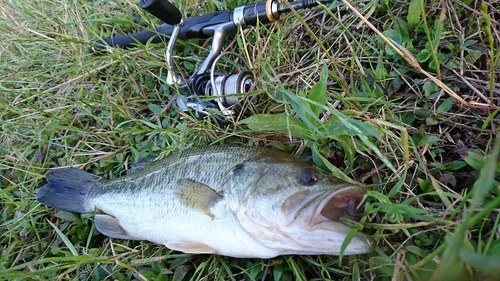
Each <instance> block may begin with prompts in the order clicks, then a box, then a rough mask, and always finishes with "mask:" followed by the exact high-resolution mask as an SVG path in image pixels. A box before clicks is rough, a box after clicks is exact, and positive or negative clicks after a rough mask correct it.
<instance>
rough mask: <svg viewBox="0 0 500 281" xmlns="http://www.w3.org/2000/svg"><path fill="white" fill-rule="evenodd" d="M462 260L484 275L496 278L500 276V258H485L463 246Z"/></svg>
mask: <svg viewBox="0 0 500 281" xmlns="http://www.w3.org/2000/svg"><path fill="white" fill-rule="evenodd" d="M460 258H461V259H463V260H464V261H465V262H466V263H468V264H470V265H471V266H472V267H473V268H474V269H476V270H477V271H479V272H481V273H482V274H483V275H486V276H491V277H495V278H496V277H498V276H500V256H485V255H482V254H480V253H477V252H474V251H472V250H471V249H468V248H466V247H463V246H462V247H461V248H460Z"/></svg>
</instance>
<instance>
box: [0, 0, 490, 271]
mask: <svg viewBox="0 0 500 281" xmlns="http://www.w3.org/2000/svg"><path fill="white" fill-rule="evenodd" d="M136 2H137V1H130V0H124V1H100V0H98V1H52V0H51V1H42V0H40V1H34V2H33V1H31V2H30V1H18V0H12V1H3V2H1V3H0V32H1V34H2V36H3V40H2V41H1V42H0V67H1V68H0V73H1V76H0V126H1V127H0V152H1V153H0V177H1V178H0V183H1V187H2V189H1V193H0V202H1V205H0V206H1V207H0V209H1V213H0V257H1V258H0V272H1V273H0V280H47V279H53V280H499V277H498V276H500V269H499V267H498V265H499V264H500V242H499V238H500V237H499V236H500V216H499V215H498V213H499V210H500V194H499V193H500V192H499V189H498V187H499V183H498V180H499V179H500V177H499V171H500V165H499V164H498V163H499V161H498V157H499V154H500V153H499V151H500V141H499V140H497V139H495V136H496V133H497V131H498V126H499V125H500V124H499V117H498V107H497V106H498V105H499V95H500V86H499V83H500V81H498V80H499V77H500V63H499V60H500V59H499V58H500V48H499V45H500V40H499V38H500V34H499V32H498V30H499V25H500V23H499V19H498V14H499V10H498V7H499V5H498V4H499V3H498V2H497V1H489V2H487V1H485V2H483V4H479V2H474V1H470V0H468V1H429V0H412V1H408V2H405V1H394V0H385V1H356V2H350V3H351V4H352V5H353V6H354V7H353V8H356V9H357V10H358V11H359V12H360V15H357V14H355V13H354V12H353V11H352V9H351V8H348V7H346V5H345V3H343V2H342V1H336V2H334V3H333V4H332V5H330V8H331V11H329V10H327V9H326V7H323V8H317V9H313V10H310V11H307V12H300V13H299V14H300V17H298V16H297V15H293V14H292V15H290V16H288V17H286V18H285V20H284V21H283V22H282V23H278V24H273V25H269V26H258V27H257V28H251V29H248V30H245V31H244V32H242V33H238V34H237V36H234V37H231V38H228V40H227V43H226V44H225V46H226V47H227V48H228V50H231V51H235V52H237V53H239V54H242V55H244V57H246V58H248V59H249V62H250V64H251V66H252V71H253V72H254V74H255V76H256V77H257V81H256V83H255V84H256V85H255V89H256V90H255V91H254V92H252V96H256V97H257V102H256V103H255V104H250V103H245V104H246V105H245V110H244V112H245V114H243V115H241V116H239V117H238V118H237V120H235V122H234V123H232V124H231V125H228V126H219V125H217V124H215V123H214V122H213V120H211V119H206V120H197V119H195V118H193V117H191V116H189V115H186V114H184V113H182V114H180V113H179V112H178V111H177V108H176V107H175V102H173V101H174V96H175V91H174V90H173V89H169V88H168V87H165V86H163V87H160V84H162V83H161V79H163V77H164V76H165V73H166V66H165V63H164V55H163V52H164V48H163V46H162V45H161V44H148V45H147V46H146V47H138V48H134V49H130V50H122V49H111V50H110V51H109V52H107V53H106V54H103V55H100V56H96V55H90V54H88V53H87V51H86V50H87V47H88V46H90V45H91V43H92V42H93V41H94V40H96V39H100V38H105V37H109V36H111V35H123V34H127V33H132V32H138V31H141V30H143V29H148V28H149V29H151V28H153V27H154V26H158V25H159V24H160V23H159V21H158V20H156V19H153V18H152V17H151V16H150V15H149V14H147V13H146V12H144V11H141V10H140V8H139V7H138V5H137V3H136ZM177 2H178V3H177V4H176V5H177V6H178V7H181V10H182V11H184V12H183V13H184V15H190V16H195V15H198V14H203V13H209V12H213V11H216V10H219V9H226V8H228V7H236V6H239V5H242V4H244V2H243V1H226V2H224V1H217V2H215V1H214V2H211V1H208V4H207V3H205V4H203V5H199V4H197V2H196V1H177ZM488 3H489V4H488ZM368 23H371V26H369V25H368ZM377 34H379V35H377ZM206 46H209V45H207V42H205V41H203V40H190V41H185V42H179V43H178V44H177V46H176V62H177V64H178V65H179V68H180V69H181V70H182V71H183V72H184V74H187V73H190V72H192V71H193V67H194V66H195V65H197V64H199V63H200V62H201V61H202V60H203V57H204V55H205V54H206V51H207V47H206ZM460 99H462V100H460ZM263 124H266V126H263ZM226 143H236V144H241V145H258V146H268V147H274V148H275V149H281V150H285V151H287V152H289V153H290V154H293V155H295V156H296V157H298V158H301V159H303V160H304V161H310V162H311V163H314V164H315V165H317V166H319V167H320V168H322V169H325V170H327V171H329V172H330V173H332V174H334V175H336V176H338V177H342V178H345V179H346V180H354V181H357V182H360V183H361V184H362V185H364V186H365V187H366V188H367V190H368V196H367V201H368V204H367V206H366V215H365V216H364V217H363V219H362V220H361V223H360V224H359V225H357V226H358V227H363V231H364V232H366V233H369V234H371V235H372V236H373V237H374V238H375V239H376V240H377V243H378V246H377V248H376V251H375V252H374V253H372V254H367V255H361V256H345V257H342V258H341V259H340V258H339V257H336V256H285V257H278V258H274V259H269V260H260V259H232V258H226V257H219V256H210V255H188V254H182V253H179V252H174V251H170V250H169V249H167V248H165V247H162V246H158V245H154V244H152V243H147V242H137V241H123V240H115V239H109V238H107V237H103V236H102V235H99V234H98V233H97V232H96V230H95V227H94V225H93V220H92V215H73V214H71V213H67V212H62V211H56V210H53V209H49V208H46V207H44V206H42V205H40V204H39V203H38V202H37V201H36V200H35V199H34V194H35V192H36V191H37V189H38V188H39V187H40V186H41V185H43V183H44V174H45V172H46V171H47V169H49V168H52V167H56V166H75V167H81V168H83V169H85V170H87V171H90V172H93V173H95V174H98V175H102V176H104V177H108V178H114V177H117V176H119V175H122V174H125V173H127V170H128V169H129V168H130V167H131V165H133V163H135V162H136V161H138V160H139V159H142V158H144V157H147V156H149V155H157V154H161V153H165V152H168V151H170V150H173V149H175V148H178V147H180V148H183V147H188V146H206V145H218V144H226Z"/></svg>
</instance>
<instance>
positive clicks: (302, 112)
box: [284, 91, 324, 137]
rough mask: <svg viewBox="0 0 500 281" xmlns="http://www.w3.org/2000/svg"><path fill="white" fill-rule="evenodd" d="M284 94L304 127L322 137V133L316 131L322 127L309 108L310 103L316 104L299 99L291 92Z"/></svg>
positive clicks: (305, 99) (302, 98) (299, 97)
mask: <svg viewBox="0 0 500 281" xmlns="http://www.w3.org/2000/svg"><path fill="white" fill-rule="evenodd" d="M284 94H285V96H286V98H287V100H288V102H289V103H290V105H291V106H292V108H293V110H294V112H295V113H296V114H297V115H298V117H299V118H300V119H301V120H302V121H304V123H306V125H307V126H308V127H309V128H311V129H312V130H314V131H315V132H316V133H317V134H318V135H320V136H321V137H324V136H323V133H321V132H320V131H319V130H318V127H319V126H322V125H321V124H320V122H319V119H318V116H316V115H315V114H314V112H312V110H311V109H310V108H309V104H310V103H315V104H318V103H316V102H314V101H311V100H309V99H307V98H304V97H301V96H298V95H296V94H295V93H293V92H291V91H284Z"/></svg>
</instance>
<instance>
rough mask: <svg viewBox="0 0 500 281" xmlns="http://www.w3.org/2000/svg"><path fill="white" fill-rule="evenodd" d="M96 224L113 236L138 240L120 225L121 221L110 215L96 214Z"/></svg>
mask: <svg viewBox="0 0 500 281" xmlns="http://www.w3.org/2000/svg"><path fill="white" fill-rule="evenodd" d="M94 221H95V226H96V227H97V230H99V232H101V233H102V234H104V235H107V236H109V237H112V238H119V239H129V240H136V239H135V238H134V237H132V236H130V235H129V234H128V233H127V231H126V230H125V229H123V228H122V226H121V225H120V221H118V219H117V218H114V217H112V216H109V215H95V217H94Z"/></svg>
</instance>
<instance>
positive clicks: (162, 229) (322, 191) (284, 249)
mask: <svg viewBox="0 0 500 281" xmlns="http://www.w3.org/2000/svg"><path fill="white" fill-rule="evenodd" d="M364 193H365V192H364V190H363V189H362V188H361V187H359V186H357V185H353V184H350V183H346V182H344V181H342V180H339V179H336V178H333V177H332V176H329V175H327V174H325V173H324V172H322V171H320V170H318V169H316V168H314V167H312V166H310V165H308V164H306V163H304V162H302V161H300V160H298V159H296V158H294V157H292V156H290V155H288V154H286V153H283V152H279V151H274V150H269V149H264V148H251V147H231V146H211V147H207V148H200V149H196V148H194V149H188V150H185V151H184V152H182V153H180V154H179V155H169V156H167V157H165V158H163V159H161V160H158V161H153V162H151V163H150V164H148V165H146V166H145V167H143V168H141V169H140V170H138V171H135V172H133V173H131V174H128V175H126V176H123V177H119V178H117V179H114V180H105V179H103V178H101V177H98V176H95V175H92V174H90V173H87V172H84V171H82V170H79V169H74V168H61V169H53V170H50V171H49V172H48V173H47V184H46V185H44V186H43V187H42V188H41V189H40V190H39V191H38V193H37V195H36V199H37V200H38V201H39V202H41V203H42V204H45V205H47V206H49V207H52V208H56V209H60V210H65V211H70V212H78V213H89V212H98V214H96V215H95V218H94V220H95V225H96V227H97V229H98V230H99V231H100V232H101V233H103V234H105V235H107V236H110V237H113V238H120V239H132V240H149V241H152V242H154V243H157V244H164V245H165V246H167V247H168V248H170V249H173V250H178V251H181V252H185V253H210V254H219V255H225V256H231V257H247V258H250V257H252V258H271V257H275V256H278V255H290V254H299V255H318V254H330V255H338V254H339V252H340V248H341V245H342V243H343V242H344V240H345V238H346V235H347V233H348V232H349V231H350V230H351V228H349V227H348V226H346V225H345V224H343V223H341V221H340V219H341V218H348V219H353V220H355V219H358V218H359V216H360V215H361V213H362V212H363V209H364V206H360V202H361V201H362V198H363V195H364ZM372 248H373V240H372V239H371V238H370V237H369V236H367V235H365V234H363V233H358V234H357V235H356V236H355V237H354V238H353V239H352V240H351V241H350V243H349V244H348V246H347V248H346V249H345V252H344V254H346V255H351V254H361V253H367V252H370V251H371V250H372Z"/></svg>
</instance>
